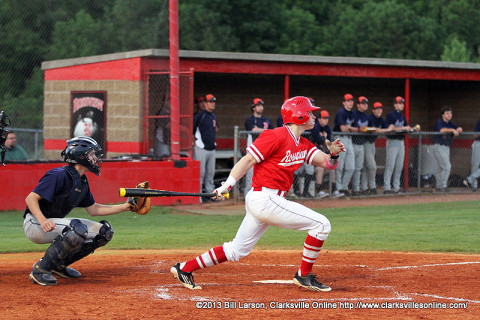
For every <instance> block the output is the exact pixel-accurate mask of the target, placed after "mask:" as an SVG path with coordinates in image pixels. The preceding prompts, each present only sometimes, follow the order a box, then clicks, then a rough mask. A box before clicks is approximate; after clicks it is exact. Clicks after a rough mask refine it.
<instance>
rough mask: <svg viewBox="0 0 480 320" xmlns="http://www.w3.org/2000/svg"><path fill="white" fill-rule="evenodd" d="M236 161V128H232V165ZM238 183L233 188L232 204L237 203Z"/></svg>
mask: <svg viewBox="0 0 480 320" xmlns="http://www.w3.org/2000/svg"><path fill="white" fill-rule="evenodd" d="M237 161H238V126H235V127H233V165H235V164H236V163H237ZM238 193H239V189H238V183H236V184H235V186H233V203H234V204H236V203H237V202H238Z"/></svg>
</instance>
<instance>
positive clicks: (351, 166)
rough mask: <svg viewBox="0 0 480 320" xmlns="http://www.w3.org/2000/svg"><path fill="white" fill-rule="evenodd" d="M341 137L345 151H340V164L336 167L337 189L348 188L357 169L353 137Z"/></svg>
mask: <svg viewBox="0 0 480 320" xmlns="http://www.w3.org/2000/svg"><path fill="white" fill-rule="evenodd" d="M339 138H340V140H341V142H342V143H343V146H344V147H345V152H340V158H339V159H340V164H339V165H338V167H337V169H335V176H336V179H335V185H336V189H337V190H348V185H349V184H350V180H352V176H353V172H354V171H355V153H354V150H353V144H352V138H351V137H346V136H343V137H339Z"/></svg>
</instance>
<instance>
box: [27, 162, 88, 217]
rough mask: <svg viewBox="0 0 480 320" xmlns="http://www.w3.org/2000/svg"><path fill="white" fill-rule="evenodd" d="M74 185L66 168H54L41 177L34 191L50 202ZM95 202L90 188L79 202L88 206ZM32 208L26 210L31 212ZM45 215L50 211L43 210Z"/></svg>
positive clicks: (84, 206) (83, 205)
mask: <svg viewBox="0 0 480 320" xmlns="http://www.w3.org/2000/svg"><path fill="white" fill-rule="evenodd" d="M72 187H73V180H72V178H71V177H70V176H69V174H68V173H67V171H66V170H65V169H64V167H60V168H54V169H51V170H49V171H48V172H47V173H45V175H44V176H43V177H42V178H41V179H40V181H39V183H38V185H37V186H36V187H35V189H33V192H35V193H36V194H38V195H39V196H40V197H42V198H43V199H45V200H46V201H48V202H52V201H53V199H54V198H55V197H56V196H58V195H61V194H64V193H65V192H68V191H69V190H70V189H71V188H72ZM93 204H95V200H94V198H93V195H92V193H91V192H90V190H88V192H87V195H86V197H85V198H84V199H83V200H82V201H81V202H80V203H79V205H78V207H82V208H86V207H90V206H91V205H93ZM29 212H30V210H29V209H28V207H27V209H26V210H25V213H29ZM43 214H44V215H45V217H48V216H49V213H48V212H43Z"/></svg>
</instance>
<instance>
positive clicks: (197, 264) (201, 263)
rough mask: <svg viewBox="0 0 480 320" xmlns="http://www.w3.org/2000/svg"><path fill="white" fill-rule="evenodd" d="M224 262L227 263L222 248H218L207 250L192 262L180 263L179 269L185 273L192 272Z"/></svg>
mask: <svg viewBox="0 0 480 320" xmlns="http://www.w3.org/2000/svg"><path fill="white" fill-rule="evenodd" d="M225 261H227V257H226V256H225V252H224V251H223V246H220V247H215V248H212V249H210V250H208V251H207V252H205V253H204V254H202V255H200V256H198V257H196V258H195V259H193V260H190V261H187V262H184V263H181V264H180V269H182V271H185V272H193V271H195V270H198V269H203V268H206V267H211V266H215V265H217V264H219V263H222V262H225Z"/></svg>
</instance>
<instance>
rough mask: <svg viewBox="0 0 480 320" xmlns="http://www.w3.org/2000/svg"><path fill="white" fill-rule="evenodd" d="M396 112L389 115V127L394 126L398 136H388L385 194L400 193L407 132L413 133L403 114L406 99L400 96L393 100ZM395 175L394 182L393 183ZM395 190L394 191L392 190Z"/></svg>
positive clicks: (387, 120)
mask: <svg viewBox="0 0 480 320" xmlns="http://www.w3.org/2000/svg"><path fill="white" fill-rule="evenodd" d="M393 107H394V108H395V110H393V111H391V112H390V113H388V114H387V119H386V120H385V121H386V122H387V126H390V125H392V124H393V125H394V131H395V132H396V134H391V135H387V150H386V160H385V171H384V173H383V194H392V193H398V192H400V176H401V175H402V170H403V161H404V160H405V132H407V131H411V130H412V128H411V127H410V126H409V125H408V122H407V118H405V115H404V114H403V109H404V108H405V99H403V98H402V97H400V96H398V97H395V99H393ZM392 175H393V181H392ZM392 188H393V190H392Z"/></svg>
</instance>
